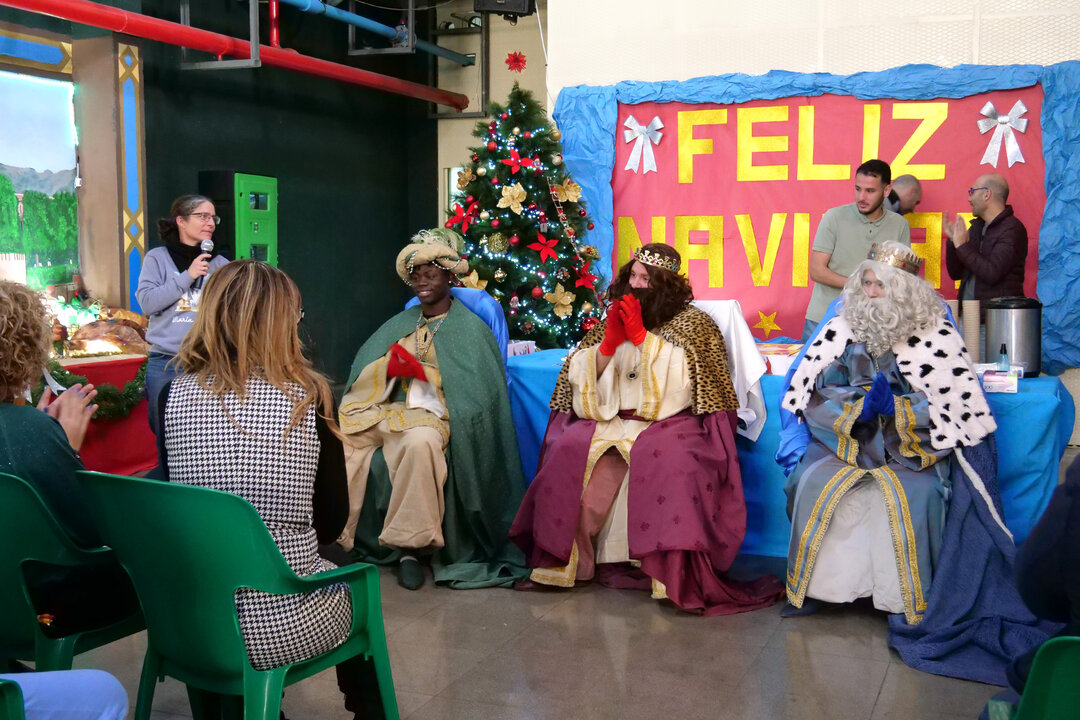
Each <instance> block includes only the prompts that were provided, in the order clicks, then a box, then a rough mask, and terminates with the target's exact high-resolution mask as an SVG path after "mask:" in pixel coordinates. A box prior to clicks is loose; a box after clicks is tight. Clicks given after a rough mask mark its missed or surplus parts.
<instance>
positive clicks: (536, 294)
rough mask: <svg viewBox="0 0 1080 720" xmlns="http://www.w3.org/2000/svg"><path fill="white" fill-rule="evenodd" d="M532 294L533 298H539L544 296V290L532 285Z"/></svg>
mask: <svg viewBox="0 0 1080 720" xmlns="http://www.w3.org/2000/svg"><path fill="white" fill-rule="evenodd" d="M532 296H533V299H535V300H539V299H540V298H542V297H544V291H543V290H541V289H540V288H539V287H534V288H533V289H532Z"/></svg>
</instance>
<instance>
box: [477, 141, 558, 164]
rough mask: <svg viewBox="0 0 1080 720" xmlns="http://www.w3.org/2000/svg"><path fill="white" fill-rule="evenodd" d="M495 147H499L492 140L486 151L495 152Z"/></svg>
mask: <svg viewBox="0 0 1080 720" xmlns="http://www.w3.org/2000/svg"><path fill="white" fill-rule="evenodd" d="M497 147H499V146H498V145H496V144H495V141H494V140H492V141H491V142H489V143H488V144H487V149H488V150H490V151H491V152H495V148H497ZM556 164H558V163H556Z"/></svg>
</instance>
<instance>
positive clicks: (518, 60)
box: [506, 50, 525, 73]
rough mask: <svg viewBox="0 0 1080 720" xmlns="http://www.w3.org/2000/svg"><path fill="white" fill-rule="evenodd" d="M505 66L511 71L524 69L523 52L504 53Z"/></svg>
mask: <svg viewBox="0 0 1080 720" xmlns="http://www.w3.org/2000/svg"><path fill="white" fill-rule="evenodd" d="M506 67H508V68H509V69H510V71H511V72H516V73H519V72H521V71H522V70H524V69H525V53H523V52H519V51H516V50H515V51H514V52H509V53H507V54H506Z"/></svg>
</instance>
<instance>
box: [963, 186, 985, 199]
mask: <svg viewBox="0 0 1080 720" xmlns="http://www.w3.org/2000/svg"><path fill="white" fill-rule="evenodd" d="M989 189H990V188H988V187H977V188H968V197H971V196H972V195H974V194H975V193H977V192H978V191H980V190H989Z"/></svg>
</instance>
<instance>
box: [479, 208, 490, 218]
mask: <svg viewBox="0 0 1080 720" xmlns="http://www.w3.org/2000/svg"><path fill="white" fill-rule="evenodd" d="M489 217H491V213H489V212H488V211H487V210H483V211H481V212H480V219H481V220H487V219H488V218H489Z"/></svg>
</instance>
